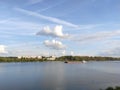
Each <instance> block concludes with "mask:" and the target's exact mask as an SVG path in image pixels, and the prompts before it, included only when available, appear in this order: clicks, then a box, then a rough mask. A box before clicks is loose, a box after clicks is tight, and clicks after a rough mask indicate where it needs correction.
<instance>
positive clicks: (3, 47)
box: [0, 45, 7, 53]
mask: <svg viewBox="0 0 120 90" xmlns="http://www.w3.org/2000/svg"><path fill="white" fill-rule="evenodd" d="M0 53H7V51H6V50H5V46H4V45H0Z"/></svg>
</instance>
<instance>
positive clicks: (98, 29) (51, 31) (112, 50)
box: [0, 0, 120, 57]
mask: <svg viewBox="0 0 120 90" xmlns="http://www.w3.org/2000/svg"><path fill="white" fill-rule="evenodd" d="M119 40H120V0H0V56H26V55H28V56H29V55H33V56H34V55H57V56H61V55H88V56H118V57H119V56H120V45H119V44H120V41H119Z"/></svg>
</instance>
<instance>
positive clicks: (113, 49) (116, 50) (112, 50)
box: [99, 47, 120, 57]
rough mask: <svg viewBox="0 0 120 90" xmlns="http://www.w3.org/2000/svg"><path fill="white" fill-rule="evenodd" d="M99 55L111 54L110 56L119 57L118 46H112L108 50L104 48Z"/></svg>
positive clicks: (119, 48)
mask: <svg viewBox="0 0 120 90" xmlns="http://www.w3.org/2000/svg"><path fill="white" fill-rule="evenodd" d="M99 55H102V56H112V57H120V47H116V48H112V49H109V50H104V51H102V52H101V53H99Z"/></svg>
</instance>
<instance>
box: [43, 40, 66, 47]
mask: <svg viewBox="0 0 120 90" xmlns="http://www.w3.org/2000/svg"><path fill="white" fill-rule="evenodd" d="M44 45H45V46H47V47H49V48H52V49H64V48H65V45H63V44H62V42H60V41H57V40H52V41H49V40H45V41H44Z"/></svg>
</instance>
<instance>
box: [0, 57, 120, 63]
mask: <svg viewBox="0 0 120 90" xmlns="http://www.w3.org/2000/svg"><path fill="white" fill-rule="evenodd" d="M66 60H67V61H82V60H86V61H116V60H120V58H118V57H101V56H94V57H93V56H61V57H57V58H56V59H55V60H54V61H66ZM36 61H49V60H48V59H47V57H42V58H41V59H40V58H37V57H36V58H24V57H22V58H18V57H0V62H36Z"/></svg>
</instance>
